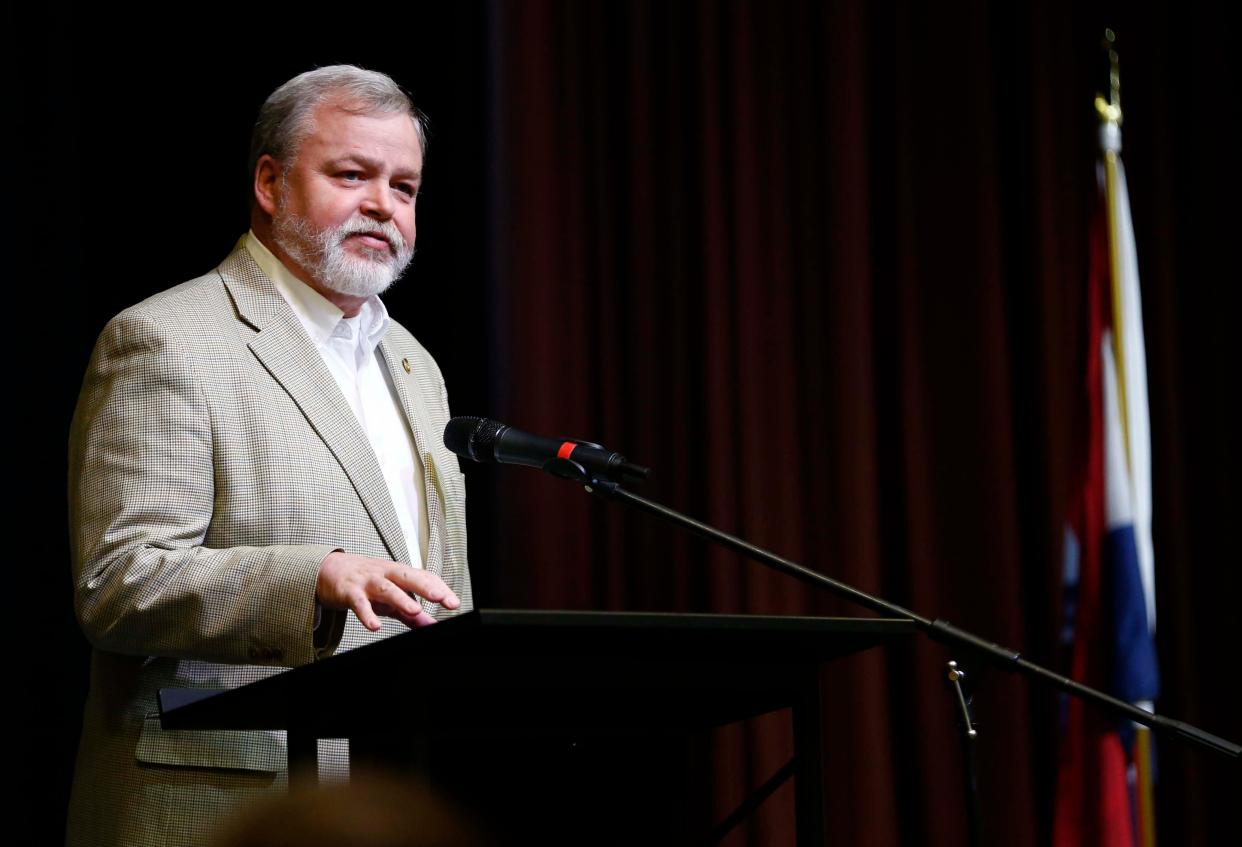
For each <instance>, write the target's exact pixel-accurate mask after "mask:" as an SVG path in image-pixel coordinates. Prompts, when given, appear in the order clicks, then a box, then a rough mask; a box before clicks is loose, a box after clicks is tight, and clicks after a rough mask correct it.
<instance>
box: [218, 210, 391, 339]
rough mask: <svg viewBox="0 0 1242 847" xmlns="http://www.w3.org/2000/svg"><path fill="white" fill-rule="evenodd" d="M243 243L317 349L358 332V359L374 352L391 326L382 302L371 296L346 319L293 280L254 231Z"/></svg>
mask: <svg viewBox="0 0 1242 847" xmlns="http://www.w3.org/2000/svg"><path fill="white" fill-rule="evenodd" d="M242 242H243V244H244V246H245V248H246V250H247V251H248V252H249V253H250V255H251V257H252V258H253V259H254V261H255V264H257V265H258V266H259V270H261V271H263V273H264V274H265V275H266V276H267V278H268V279H270V280H271V281H272V283H273V284H274V285H275V286H276V290H277V291H279V292H280V296H281V297H283V298H284V299H285V302H287V303H288V304H289V306H290V308H292V309H293V312H294V314H296V315H297V316H298V320H299V321H300V322H301V324H302V326H303V327H305V328H306V333H307V335H309V336H310V337H311V340H312V341H314V342H315V345H316V346H317V347H318V346H323V345H324V344H327V343H328V340H329V339H330V338H332V337H333V335H336V336H337V337H341V336H344V337H345V338H351V337H353V336H354V333H355V330H357V331H358V334H359V337H358V355H359V357H361V356H364V355H366V356H369V355H371V354H372V353H374V352H375V348H376V347H378V346H379V343H380V341H381V340H382V339H383V338H384V333H385V332H387V331H388V324H389V323H390V318H389V317H388V309H387V307H385V306H384V301H383V300H381V299H379V297H377V296H376V295H371V297H370V298H368V299H367V301H366V302H365V303H363V304H362V309H361V310H360V311H359V312H358V315H357V317H356V318H355V319H347V318H346V317H345V313H344V312H342V311H341V310H340V309H339V308H337V306H336V304H335V303H333V302H332V301H331V300H329V299H328V298H326V297H324V296H323V295H322V294H320V293H319V292H318V291H316V290H315V289H313V288H311V287H310V286H309V285H307V284H306V283H304V282H302V280H300V279H298V278H297V277H296V276H294V275H293V272H292V271H290V270H289V269H288V268H287V267H285V265H284V263H283V262H281V261H280V259H278V258H276V255H275V254H274V253H272V251H271V250H269V249H268V248H267V245H266V244H264V243H263V242H262V241H260V240H259V237H258V236H257V235H255V234H254V230H250V231H249V232H247V233H246V235H245V236H244V237H243V238H242Z"/></svg>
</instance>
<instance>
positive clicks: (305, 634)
mask: <svg viewBox="0 0 1242 847" xmlns="http://www.w3.org/2000/svg"><path fill="white" fill-rule="evenodd" d="M379 349H380V351H381V353H382V355H383V358H384V361H385V362H386V363H387V366H388V372H389V373H390V374H391V375H392V381H393V384H394V385H395V386H396V389H397V393H398V394H399V396H400V399H401V406H402V408H403V409H404V411H405V414H406V417H407V419H408V421H409V423H410V427H411V430H412V432H413V435H414V441H415V444H416V449H417V453H418V455H419V456H420V457H421V458H422V462H423V467H424V469H425V474H424V478H425V482H426V507H427V519H428V527H429V539H428V544H427V550H426V567H427V569H428V570H430V571H432V572H435V573H438V574H440V575H441V576H442V577H443V578H444V579H445V581H446V582H447V583H448V584H449V585H450V586H451V587H452V588H453V590H454V591H456V592H457V594H458V596H460V597H461V600H462V606H461V609H462V610H463V611H464V610H468V609H470V608H471V605H472V604H471V593H470V577H469V573H468V571H467V569H466V518H465V486H464V484H463V481H462V477H461V473H460V471H459V469H458V465H457V458H456V457H455V456H454V455H453V454H452V453H450V452H449V451H448V450H447V449H446V448H445V447H444V444H443V440H442V433H443V431H444V425H445V422H446V421H447V419H448V416H449V411H448V402H447V399H446V395H445V391H444V382H443V379H442V378H441V376H440V371H439V369H438V368H437V367H436V364H435V362H434V361H433V360H432V358H431V356H430V355H429V354H428V353H427V351H426V350H424V349H423V348H422V346H420V345H419V343H418V342H417V341H415V340H414V338H413V337H412V336H411V335H410V334H409V333H408V332H407V331H406V330H405V329H404V328H403V327H401V326H399V325H397V324H396V323H393V324H392V326H391V328H390V329H389V330H388V333H387V334H386V335H385V337H384V340H383V341H382V342H381V344H380V348H379ZM69 455H70V470H69V504H70V532H71V539H72V546H73V567H74V592H75V595H74V601H75V606H76V610H77V615H78V619H79V621H80V622H81V625H82V628H83V630H84V631H85V633H86V635H87V637H88V638H89V639H90V641H91V644H92V645H93V646H94V651H93V655H92V662H91V687H90V694H89V696H88V698H87V703H86V714H85V718H84V722H83V729H82V742H81V748H80V751H79V754H78V763H77V771H76V774H75V778H74V786H73V796H72V800H71V808H70V814H69V825H68V842H69V843H70V844H74V845H77V844H92V845H104V844H107V845H113V844H127V845H139V844H170V845H172V844H176V845H188V844H195V843H200V842H201V841H202V840H203V838H204V837H205V836H206V834H207V832H208V831H209V829H210V827H211V825H212V824H213V823H214V822H215V821H216V820H217V819H218V818H219V817H221V815H222V814H224V812H225V811H227V809H228V808H229V807H231V806H233V805H235V804H237V803H238V802H240V801H242V800H244V799H246V798H248V797H251V796H254V795H256V794H259V793H262V792H264V791H270V790H273V789H277V788H280V787H281V786H283V785H284V784H285V774H284V739H283V737H282V735H281V734H279V733H260V732H221V733H199V732H164V731H162V730H161V729H160V727H159V722H158V720H157V719H156V718H155V717H154V714H155V711H156V707H155V692H156V690H157V689H158V688H161V687H173V686H208V687H220V686H236V685H242V684H245V683H247V682H251V681H253V680H256V679H259V678H261V677H263V676H266V675H268V674H271V673H274V672H276V671H277V670H278V669H279V668H280V667H292V666H297V665H301V664H305V663H307V662H311V661H314V660H315V659H316V658H318V657H320V656H322V655H326V654H328V653H330V652H332V650H335V649H340V650H345V649H350V648H353V647H357V646H360V645H363V644H366V643H368V642H370V641H373V640H376V639H379V638H384V637H386V636H390V635H394V634H397V633H400V632H404V631H405V626H404V625H403V624H401V623H399V622H397V621H393V620H386V621H385V623H384V628H383V629H382V630H381V631H380V632H379V633H375V634H372V633H370V632H368V631H367V630H366V629H365V628H363V627H362V625H361V624H359V623H358V620H357V618H356V617H354V615H353V614H352V613H350V614H346V613H342V612H325V615H327V616H328V617H327V619H326V620H325V621H324V622H323V625H324V626H326V627H328V632H329V633H330V636H331V637H330V639H329V643H328V646H327V647H326V648H321V649H319V650H317V649H316V648H315V646H314V644H313V640H312V628H313V619H314V609H315V602H314V597H315V578H316V575H317V573H318V569H319V564H320V562H321V561H322V560H323V558H324V557H325V556H326V555H327V554H328V553H329V552H330V551H332V550H333V549H337V548H340V549H344V550H346V551H349V552H351V553H360V554H364V555H369V556H378V557H383V558H390V559H394V560H397V561H408V560H409V553H408V552H407V550H406V546H405V540H404V537H403V535H402V532H401V526H400V524H399V523H398V521H397V516H396V512H395V511H394V509H393V505H392V500H391V498H390V497H389V494H388V488H387V486H386V485H385V482H384V477H383V474H382V472H381V470H380V468H379V465H378V463H377V462H376V459H375V454H374V453H373V452H372V450H371V447H370V444H369V442H368V441H367V438H366V436H365V434H364V433H363V431H362V429H361V428H360V427H359V425H358V422H357V420H356V418H355V417H354V415H353V413H352V411H351V410H350V408H349V405H348V404H347V403H346V402H345V399H344V397H342V396H341V394H340V390H339V389H338V388H337V385H336V382H335V381H334V380H333V378H332V376H331V374H330V373H329V371H328V370H327V368H326V366H325V365H324V363H323V360H322V359H321V358H320V355H319V353H318V351H317V350H316V349H315V347H314V345H313V343H312V342H311V340H310V338H309V337H308V336H307V334H306V332H305V330H304V329H303V327H302V325H301V323H300V322H299V321H298V318H297V317H296V315H295V314H294V313H293V311H292V310H291V309H290V308H289V306H288V304H286V302H285V301H284V300H283V299H282V298H281V296H280V294H279V293H278V292H277V290H276V287H275V286H274V285H273V284H272V282H271V281H270V280H268V279H267V277H265V276H264V275H263V274H262V272H261V271H260V270H259V268H258V266H257V265H256V264H255V263H254V261H253V259H252V258H251V257H250V254H249V253H248V252H246V250H245V249H244V248H242V247H241V246H240V245H239V246H238V247H237V248H236V249H235V250H234V251H233V252H232V254H230V255H229V257H228V258H227V259H226V260H225V261H224V262H223V263H222V264H221V265H220V267H218V268H217V269H216V270H214V271H213V272H211V273H209V274H207V275H206V276H203V277H200V278H198V279H195V280H192V281H190V282H187V283H185V284H183V285H179V286H177V287H176V288H173V289H171V290H169V291H165V292H163V293H161V294H158V295H156V296H154V297H152V298H150V299H148V300H146V301H144V302H142V303H139V304H138V305H137V306H134V307H132V308H130V309H127V310H126V311H124V312H122V313H121V314H120V315H118V316H117V317H116V318H114V319H113V320H112V321H111V322H110V323H109V324H108V326H107V327H106V328H105V329H104V331H103V334H102V335H101V336H100V338H99V341H98V343H97V344H96V347H95V351H94V354H93V355H92V357H91V362H90V367H89V369H88V371H87V374H86V380H85V383H84V384H83V387H82V394H81V397H80V399H79V401H78V407H77V412H76V414H75V415H74V420H73V427H72V430H71V435H70V454H69ZM428 608H429V611H431V612H432V613H433V614H437V615H444V614H449V613H446V612H445V611H444V610H442V609H440V608H439V607H438V606H430V605H429V607H428ZM378 702H382V701H377V703H378ZM379 708H383V707H379Z"/></svg>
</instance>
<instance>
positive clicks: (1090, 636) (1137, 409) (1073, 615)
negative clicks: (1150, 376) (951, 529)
mask: <svg viewBox="0 0 1242 847" xmlns="http://www.w3.org/2000/svg"><path fill="white" fill-rule="evenodd" d="M1097 107H1099V108H1100V111H1101V116H1102V118H1103V121H1102V123H1101V128H1100V142H1101V153H1102V159H1101V161H1100V163H1099V166H1098V168H1097V180H1096V181H1097V194H1098V203H1097V213H1096V215H1095V216H1094V218H1093V221H1092V228H1091V242H1090V268H1089V274H1088V308H1087V314H1088V321H1087V326H1088V333H1087V336H1088V338H1087V341H1088V348H1087V368H1086V383H1085V385H1084V399H1085V403H1084V409H1085V411H1086V416H1085V417H1086V420H1085V421H1084V423H1085V424H1086V432H1084V433H1083V434H1082V435H1083V438H1084V450H1083V461H1082V463H1081V467H1080V468H1079V484H1078V488H1077V490H1076V492H1075V494H1074V496H1073V498H1072V499H1071V501H1070V502H1071V506H1070V514H1069V516H1068V521H1067V526H1066V538H1065V547H1064V549H1065V554H1064V587H1065V601H1064V603H1063V616H1064V620H1063V628H1062V633H1061V640H1062V643H1063V647H1064V648H1065V651H1066V653H1067V656H1068V665H1069V675H1070V676H1072V677H1073V678H1074V679H1076V680H1079V681H1081V682H1084V683H1086V684H1087V685H1090V686H1092V687H1095V688H1100V689H1103V690H1105V691H1107V692H1109V693H1110V694H1112V695H1113V696H1115V697H1117V698H1118V699H1121V700H1125V701H1127V702H1130V703H1134V704H1136V705H1139V706H1141V707H1143V708H1146V709H1148V710H1151V709H1152V704H1153V701H1154V700H1155V698H1156V695H1157V693H1158V690H1159V675H1158V672H1157V667H1156V652H1155V643H1154V633H1155V622H1156V607H1155V585H1154V579H1155V570H1154V554H1153V548H1152V538H1151V508H1152V506H1151V436H1150V431H1149V425H1150V418H1149V415H1148V410H1147V365H1146V355H1145V353H1144V346H1143V323H1142V303H1141V300H1140V297H1139V278H1138V258H1137V252H1136V250H1135V246H1134V228H1133V225H1132V223H1131V219H1130V203H1129V199H1128V192H1127V189H1126V178H1125V170H1124V168H1123V167H1122V164H1121V158H1120V153H1121V129H1120V110H1119V109H1117V108H1116V107H1114V106H1109V105H1108V104H1106V103H1104V102H1103V100H1102V98H1101V99H1100V100H1097ZM1061 705H1062V709H1061V738H1060V750H1059V756H1058V759H1059V761H1058V775H1057V790H1056V814H1055V817H1054V824H1053V843H1054V844H1055V845H1056V847H1076V845H1084V847H1086V845H1091V847H1096V846H1097V845H1107V847H1151V845H1154V842H1155V833H1154V830H1155V827H1154V816H1153V814H1152V809H1151V781H1152V780H1151V776H1152V760H1151V743H1150V737H1149V735H1148V732H1147V730H1146V729H1145V728H1141V727H1136V726H1135V725H1134V724H1132V723H1130V722H1128V721H1119V720H1117V719H1115V718H1113V717H1112V716H1111V715H1108V714H1105V713H1104V712H1102V711H1101V710H1099V709H1098V708H1095V707H1088V706H1085V705H1084V704H1083V703H1082V702H1081V701H1078V700H1075V699H1072V698H1068V697H1065V698H1064V700H1063V702H1062V704H1061Z"/></svg>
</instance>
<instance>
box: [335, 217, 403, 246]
mask: <svg viewBox="0 0 1242 847" xmlns="http://www.w3.org/2000/svg"><path fill="white" fill-rule="evenodd" d="M359 234H364V235H375V236H379V237H380V238H383V239H384V240H385V241H387V242H388V246H389V248H390V249H391V250H392V251H393V252H395V253H401V252H402V251H404V250H405V249H406V244H405V239H404V238H402V236H401V231H400V230H399V229H397V227H396V224H394V223H393V222H392V221H376V220H372V219H370V218H359V217H355V218H350V219H349V220H347V221H345V222H344V223H343V224H341V225H340V226H338V227H337V228H336V231H335V233H334V235H335V236H336V238H337V242H338V243H341V242H344V241H345V239H346V238H349V237H350V236H351V235H359Z"/></svg>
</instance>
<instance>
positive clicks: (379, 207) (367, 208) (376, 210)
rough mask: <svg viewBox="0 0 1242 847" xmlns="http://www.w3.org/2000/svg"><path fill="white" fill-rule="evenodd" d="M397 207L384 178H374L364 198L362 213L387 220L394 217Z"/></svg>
mask: <svg viewBox="0 0 1242 847" xmlns="http://www.w3.org/2000/svg"><path fill="white" fill-rule="evenodd" d="M395 207H396V203H395V201H394V200H393V196H392V191H391V190H390V189H389V188H388V186H387V185H386V184H385V183H384V182H383V180H378V179H377V180H372V181H371V182H370V184H369V185H368V186H367V190H366V194H364V195H363V198H362V207H361V211H362V213H363V214H364V215H366V216H367V217H369V218H375V219H376V220H381V221H386V220H388V219H389V218H391V217H392V214H393V210H394V209H395Z"/></svg>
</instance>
